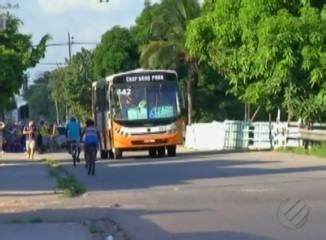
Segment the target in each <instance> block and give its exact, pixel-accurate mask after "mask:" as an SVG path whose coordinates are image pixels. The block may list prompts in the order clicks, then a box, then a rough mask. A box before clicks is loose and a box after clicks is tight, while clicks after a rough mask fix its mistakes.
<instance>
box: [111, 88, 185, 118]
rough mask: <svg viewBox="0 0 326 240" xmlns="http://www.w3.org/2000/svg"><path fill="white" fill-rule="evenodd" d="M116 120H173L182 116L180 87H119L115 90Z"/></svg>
mask: <svg viewBox="0 0 326 240" xmlns="http://www.w3.org/2000/svg"><path fill="white" fill-rule="evenodd" d="M113 97H114V107H113V110H114V113H115V114H114V118H115V119H116V120H127V121H132V120H151V119H164V118H173V117H176V116H178V115H179V114H180V112H181V109H180V98H179V92H178V87H177V85H176V84H175V83H174V84H172V83H160V84H149V85H142V84H138V85H136V84H135V85H122V84H121V85H119V86H118V85H117V86H116V87H115V88H114V90H113Z"/></svg>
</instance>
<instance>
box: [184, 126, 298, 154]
mask: <svg viewBox="0 0 326 240" xmlns="http://www.w3.org/2000/svg"><path fill="white" fill-rule="evenodd" d="M185 145H186V147H188V148H194V149H203V150H234V149H271V148H279V147H299V146H302V140H301V139H300V130H299V124H298V123H297V122H290V123H287V122H279V123H276V122H272V123H271V126H270V124H269V123H268V122H253V123H249V122H244V121H229V120H226V121H224V122H215V121H214V122H211V123H196V124H192V125H190V126H187V131H186V142H185Z"/></svg>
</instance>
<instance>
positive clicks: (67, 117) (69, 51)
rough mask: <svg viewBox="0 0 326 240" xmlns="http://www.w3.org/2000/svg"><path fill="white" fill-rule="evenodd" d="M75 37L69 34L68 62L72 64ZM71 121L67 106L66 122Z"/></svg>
mask: <svg viewBox="0 0 326 240" xmlns="http://www.w3.org/2000/svg"><path fill="white" fill-rule="evenodd" d="M73 40H74V37H71V36H70V32H68V57H69V59H68V61H69V63H70V62H71V45H72V44H73ZM68 119H69V109H68V105H67V104H66V121H67V122H68Z"/></svg>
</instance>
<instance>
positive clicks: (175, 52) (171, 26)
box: [140, 0, 200, 124]
mask: <svg viewBox="0 0 326 240" xmlns="http://www.w3.org/2000/svg"><path fill="white" fill-rule="evenodd" d="M199 14H200V6H199V3H198V1H197V0H178V1H175V0H163V1H162V3H161V12H160V15H159V16H157V18H156V19H155V21H154V22H153V23H152V26H151V32H152V35H153V37H154V39H156V40H154V41H150V42H149V43H148V44H146V45H144V46H143V48H142V51H141V56H140V64H141V65H142V66H143V67H146V68H168V69H178V68H184V69H186V75H187V88H186V89H187V102H188V124H191V122H192V94H191V92H192V84H193V82H194V78H195V74H196V72H197V62H196V61H195V59H193V58H192V57H191V56H190V55H189V54H188V52H187V51H186V48H185V33H186V26H187V23H188V22H189V21H190V20H192V19H194V18H196V17H198V16H199ZM157 39H159V40H157Z"/></svg>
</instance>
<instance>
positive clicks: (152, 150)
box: [148, 148, 156, 158]
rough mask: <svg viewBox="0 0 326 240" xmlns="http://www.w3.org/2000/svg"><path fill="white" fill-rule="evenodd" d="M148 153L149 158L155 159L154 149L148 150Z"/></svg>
mask: <svg viewBox="0 0 326 240" xmlns="http://www.w3.org/2000/svg"><path fill="white" fill-rule="evenodd" d="M148 152H149V156H150V157H151V158H155V157H156V149H155V148H150V149H149V150H148Z"/></svg>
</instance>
